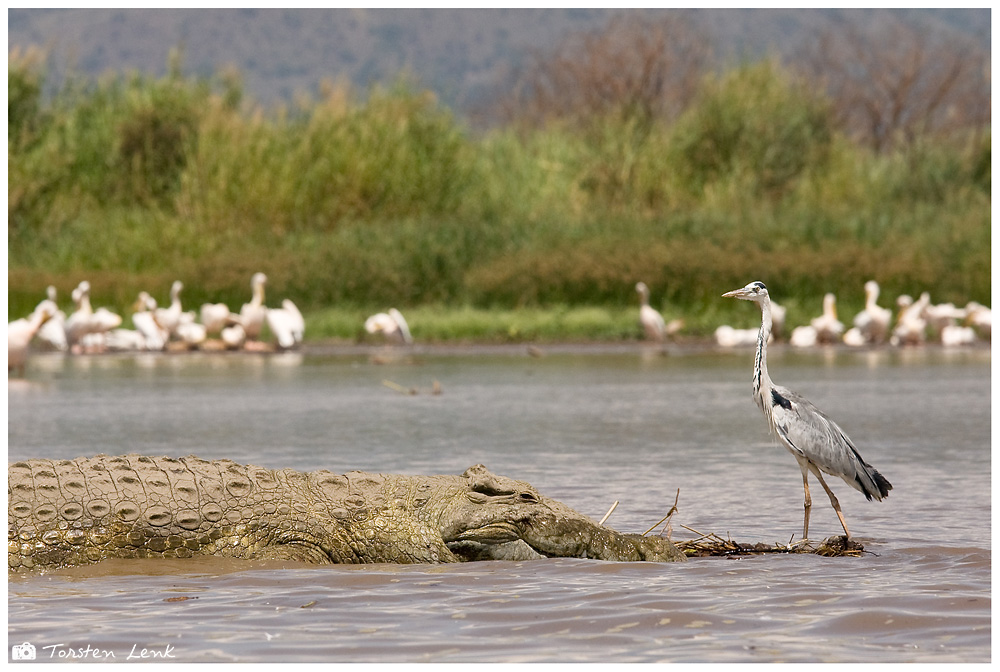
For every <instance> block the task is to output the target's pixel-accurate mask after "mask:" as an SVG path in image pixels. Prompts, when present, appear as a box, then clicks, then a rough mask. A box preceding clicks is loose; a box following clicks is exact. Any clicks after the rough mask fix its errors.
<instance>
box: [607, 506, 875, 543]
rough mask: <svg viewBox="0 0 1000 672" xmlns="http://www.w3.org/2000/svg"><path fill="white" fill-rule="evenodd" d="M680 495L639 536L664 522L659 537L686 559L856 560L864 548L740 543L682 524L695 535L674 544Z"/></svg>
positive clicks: (838, 539)
mask: <svg viewBox="0 0 1000 672" xmlns="http://www.w3.org/2000/svg"><path fill="white" fill-rule="evenodd" d="M680 496H681V491H680V489H678V490H677V495H676V497H674V504H673V506H671V507H670V510H669V511H668V512H667V515H665V516H664V517H663V518H661V519H660V520H659V521H657V523H656V524H655V525H653V526H652V527H650V528H649V529H648V530H646V531H645V532H643V536H646V535H648V534H649V533H650V532H652V531H653V530H655V529H656V528H657V527H659V526H660V525H661V524H663V523H665V524H664V526H663V530H661V532H660V536H664V537H666V538H667V539H670V540H671V541H673V542H674V545H675V546H677V548H678V549H680V551H681V552H682V553H684V555H686V556H688V557H689V558H704V557H708V556H723V557H740V556H744V555H764V554H766V553H812V554H815V555H822V556H826V557H843V556H850V557H859V556H861V555H862V554H863V553H865V552H866V551H865V547H864V546H862V545H861V544H860V543H858V542H856V541H854V540H852V539H848V538H847V537H845V536H835V537H829V538H828V539H824V540H823V541H818V542H817V541H812V540H810V539H801V540H799V541H797V542H795V543H792V541H791V540H789V542H788V543H787V544H774V545H770V544H764V543H756V544H741V543H739V542H736V541H733V540H732V539H723V538H722V537H720V536H719V535H717V534H714V533H708V534H704V533H702V532H699V531H697V530H693V529H691V528H690V527H688V526H686V525H681V527H683V528H684V529H685V530H688V531H690V532H693V533H694V534H696V535H698V536H697V537H695V538H694V539H684V540H681V541H676V540H674V539H671V537H672V532H673V530H672V528H671V521H670V519H671V517H672V516H673V515H674V514H675V513H677V502H678V500H679V499H680ZM616 506H618V502H615V503H614V505H613V506H612V507H611V510H609V511H608V512H607V514H605V516H604V519H603V520H602V521H601V524H602V525H603V524H604V522H605V521H606V520H607V519H608V516H610V515H611V512H612V511H614V510H615V507H616Z"/></svg>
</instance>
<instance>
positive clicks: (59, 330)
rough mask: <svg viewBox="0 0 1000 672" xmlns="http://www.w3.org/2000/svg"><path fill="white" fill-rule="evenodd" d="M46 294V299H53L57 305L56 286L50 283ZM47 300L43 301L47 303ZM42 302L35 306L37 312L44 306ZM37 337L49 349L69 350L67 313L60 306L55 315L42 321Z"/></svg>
mask: <svg viewBox="0 0 1000 672" xmlns="http://www.w3.org/2000/svg"><path fill="white" fill-rule="evenodd" d="M45 294H46V296H47V297H48V298H46V299H45V301H51V302H52V304H53V305H55V303H56V288H55V287H53V286H52V285H49V286H48V288H46V290H45ZM45 301H42V303H45ZM42 303H39V304H38V305H37V306H36V307H35V311H36V312H37V311H38V309H39V308H41V307H42ZM35 338H37V339H38V341H39V342H41V343H42V344H43V346H44V347H45V348H46V349H48V350H58V351H59V352H66V351H67V350H69V343H68V342H67V341H66V313H64V312H63V311H61V310H59V308H58V306H56V313H55V315H53V316H52V317H50V318H49V319H48V320H46V321H45V322H43V323H42V326H41V328H40V329H39V330H38V333H37V334H36V335H35Z"/></svg>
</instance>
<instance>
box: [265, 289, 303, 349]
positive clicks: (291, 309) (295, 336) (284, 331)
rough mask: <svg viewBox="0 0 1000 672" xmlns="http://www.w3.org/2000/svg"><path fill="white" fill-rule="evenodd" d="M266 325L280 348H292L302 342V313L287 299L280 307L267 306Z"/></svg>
mask: <svg viewBox="0 0 1000 672" xmlns="http://www.w3.org/2000/svg"><path fill="white" fill-rule="evenodd" d="M267 326H268V328H269V329H270V330H271V333H272V334H273V335H274V337H275V338H276V339H277V340H278V347H279V348H281V349H282V350H288V349H289V348H294V347H295V346H296V345H299V344H300V343H302V336H303V335H304V333H305V329H306V323H305V320H303V319H302V313H300V312H299V309H298V307H297V306H296V305H295V304H294V303H292V302H291V300H289V299H285V300H284V301H282V302H281V308H269V309H268V311H267Z"/></svg>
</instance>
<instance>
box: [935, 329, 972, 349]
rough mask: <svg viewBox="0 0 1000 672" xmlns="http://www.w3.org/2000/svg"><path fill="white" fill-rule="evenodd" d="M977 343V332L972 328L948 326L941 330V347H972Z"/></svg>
mask: <svg viewBox="0 0 1000 672" xmlns="http://www.w3.org/2000/svg"><path fill="white" fill-rule="evenodd" d="M975 342H976V330H975V329H973V328H972V327H960V326H958V325H955V324H946V325H945V326H944V327H943V328H942V329H941V345H944V346H955V345H971V344H973V343H975Z"/></svg>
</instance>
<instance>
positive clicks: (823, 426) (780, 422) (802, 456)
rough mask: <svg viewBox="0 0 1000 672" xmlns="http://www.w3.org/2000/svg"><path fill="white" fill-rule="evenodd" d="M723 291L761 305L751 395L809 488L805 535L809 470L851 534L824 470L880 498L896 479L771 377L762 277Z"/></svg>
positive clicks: (768, 315)
mask: <svg viewBox="0 0 1000 672" xmlns="http://www.w3.org/2000/svg"><path fill="white" fill-rule="evenodd" d="M723 296H726V297H733V298H738V299H744V300H747V301H754V302H755V303H757V305H758V306H760V311H761V326H760V333H759V334H758V336H757V354H756V357H755V359H754V377H753V397H754V402H755V403H756V404H757V407H758V408H760V409H761V411H763V413H764V416H765V417H766V418H767V422H768V425H769V426H770V428H771V432H772V433H773V434H774V435H775V436H776V437H777V438H778V440H779V441H780V443H781V444H782V445H783V446H785V448H787V449H788V450H789V452H791V453H792V455H794V456H795V459H796V460H797V461H798V463H799V468H800V469H801V470H802V486H803V489H804V490H805V519H804V521H803V531H802V536H803V537H806V536H808V532H809V509H810V507H811V505H812V501H811V499H810V496H809V484H808V475H809V472H812V473H813V474H815V475H816V477H817V479H818V480H819V482H820V484H821V485H822V486H823V489H824V490H825V491H826V493H827V495H829V497H830V503H831V504H832V505H833V508H834V510H835V511H836V512H837V516H838V518H840V522H841V524H842V525H843V527H844V533H845V534H846V535H847V536H850V532H848V530H847V523H846V522H845V521H844V516H843V514H842V513H841V511H840V504H839V502H838V501H837V498H836V497H835V496H834V494H833V491H832V490H830V488H829V487H828V486H827V485H826V482H825V481H824V480H823V476H822V473H826V474H830V475H831V476H839V477H841V478H843V479H844V481H846V482H847V483H849V484H850V485H851V487H853V488H854V489H856V490H858V491H860V492H861V493H863V494H864V496H865V497H866V498H868V499H869V500H871V499H875V500H878V501H881V500H882V498H883V497H886V496H887V495H888V494H889V491H890V490H892V484H890V483H889V481H888V480H886V478H885V477H884V476H882V474H880V473H879V472H878V470H876V469H875V468H874V467H872V466H871V465H870V464H868V463H867V462H865V460H864V458H862V457H861V454H860V453H858V450H857V448H855V447H854V443H853V442H852V441H851V439H850V437H848V436H847V434H846V433H845V432H844V430H842V429H841V428H840V426H839V425H838V424H837V423H836V422H834V421H833V420H831V419H830V418H829V417H828V416H827V415H826V414H825V413H823V412H822V411H820V410H819V409H818V408H816V407H815V406H814V405H813V404H812V403H810V402H809V401H808V400H807V399H805V398H804V397H802V396H801V395H799V394H797V393H795V392H793V391H791V390H789V389H788V388H786V387H782V386H780V385H775V384H774V383H773V382H772V381H771V377H770V376H769V375H768V372H767V340H768V337H769V336H770V335H771V301H770V297H769V295H768V292H767V287H765V286H764V283H762V282H757V281H755V282H751V283H750V284H748V285H747V286H746V287H743V288H742V289H737V290H733V291H731V292H726V293H725V294H723ZM821 472H822V473H821Z"/></svg>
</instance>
